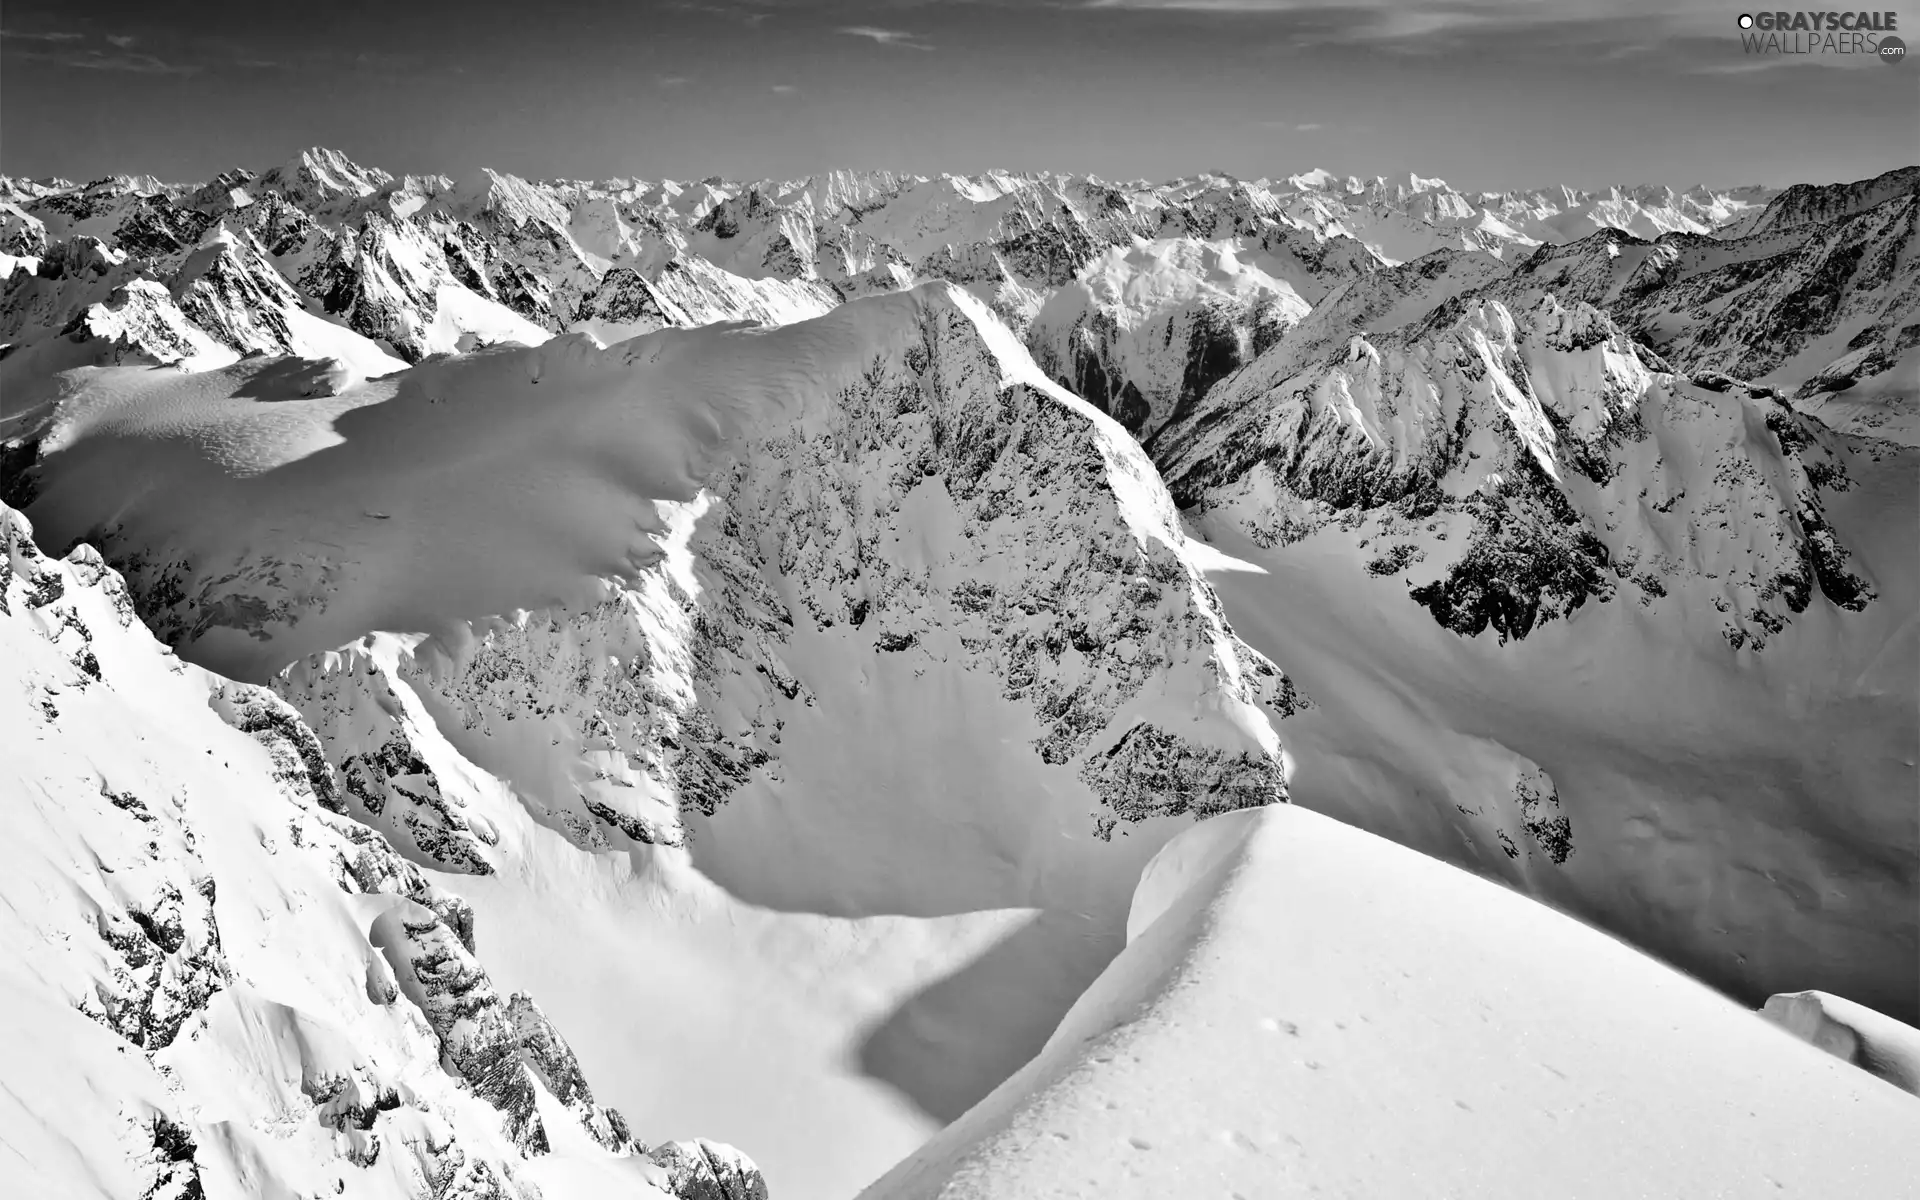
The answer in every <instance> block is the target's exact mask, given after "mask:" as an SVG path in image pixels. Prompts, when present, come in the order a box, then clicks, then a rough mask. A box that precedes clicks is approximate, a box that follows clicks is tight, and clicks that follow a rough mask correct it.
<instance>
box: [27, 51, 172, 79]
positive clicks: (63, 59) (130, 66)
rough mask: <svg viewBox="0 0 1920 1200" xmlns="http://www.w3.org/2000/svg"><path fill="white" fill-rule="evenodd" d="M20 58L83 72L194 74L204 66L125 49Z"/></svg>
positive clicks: (35, 53) (30, 53)
mask: <svg viewBox="0 0 1920 1200" xmlns="http://www.w3.org/2000/svg"><path fill="white" fill-rule="evenodd" d="M20 57H21V58H25V59H30V60H32V61H34V62H45V63H53V64H54V65H56V66H62V67H72V68H74V69H75V70H80V71H124V72H126V73H128V74H132V75H192V74H194V73H195V72H196V71H198V70H199V69H200V68H198V67H190V66H187V65H185V64H182V63H170V62H167V61H166V60H165V59H161V58H156V57H155V56H153V55H151V54H131V53H127V52H125V51H122V52H119V53H111V54H110V53H108V52H106V51H104V50H68V51H39V50H34V51H28V52H27V53H25V54H22V55H21V56H20Z"/></svg>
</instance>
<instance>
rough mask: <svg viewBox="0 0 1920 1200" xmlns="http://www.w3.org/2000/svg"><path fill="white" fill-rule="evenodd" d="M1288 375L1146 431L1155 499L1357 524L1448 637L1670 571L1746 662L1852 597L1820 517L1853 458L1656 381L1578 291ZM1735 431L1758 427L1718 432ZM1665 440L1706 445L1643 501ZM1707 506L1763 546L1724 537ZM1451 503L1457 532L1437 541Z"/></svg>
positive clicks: (1427, 326)
mask: <svg viewBox="0 0 1920 1200" xmlns="http://www.w3.org/2000/svg"><path fill="white" fill-rule="evenodd" d="M1283 351H1284V348H1283ZM1294 361H1298V360H1294ZM1300 366H1301V367H1303V368H1304V369H1302V370H1299V371H1298V372H1297V373H1293V374H1286V373H1285V362H1284V361H1283V362H1282V364H1281V367H1282V369H1281V370H1278V371H1271V372H1257V371H1249V372H1246V373H1243V374H1242V375H1241V376H1239V377H1236V379H1234V380H1233V381H1230V383H1229V384H1227V385H1225V386H1224V387H1223V388H1222V389H1221V390H1219V391H1217V392H1216V393H1214V394H1212V395H1210V396H1209V397H1208V398H1207V404H1206V405H1205V406H1204V410H1203V411H1202V412H1200V413H1198V414H1196V415H1195V416H1194V417H1193V418H1191V419H1190V420H1189V421H1188V422H1186V423H1184V424H1183V425H1182V426H1180V427H1179V428H1176V429H1173V430H1170V431H1169V432H1168V434H1167V435H1166V436H1164V437H1163V438H1162V439H1161V441H1160V442H1159V443H1158V444H1159V445H1160V446H1161V447H1162V448H1163V452H1162V458H1161V463H1162V468H1163V470H1165V471H1166V472H1167V474H1168V478H1169V481H1170V484H1171V486H1172V487H1173V489H1174V492H1175V494H1176V495H1177V496H1181V497H1182V498H1183V499H1184V500H1185V501H1186V502H1189V503H1196V504H1200V505H1203V506H1212V505H1216V504H1221V505H1225V506H1226V507H1227V508H1228V509H1229V510H1231V511H1232V512H1234V513H1235V514H1236V516H1237V519H1239V520H1241V521H1242V522H1244V524H1245V527H1246V528H1247V530H1248V532H1249V533H1250V535H1251V536H1252V537H1254V539H1255V540H1256V541H1260V542H1262V543H1264V544H1275V543H1285V542H1288V541H1292V540H1297V539H1299V538H1301V537H1304V536H1306V535H1307V534H1309V533H1311V532H1312V531H1314V530H1315V529H1317V528H1320V527H1323V526H1325V525H1326V524H1328V523H1330V522H1357V523H1361V524H1363V525H1364V526H1365V528H1366V529H1367V531H1368V532H1367V535H1366V536H1367V539H1370V540H1374V541H1377V542H1379V543H1380V544H1382V545H1385V546H1387V547H1388V550H1387V552H1386V553H1384V554H1382V555H1381V556H1380V557H1378V558H1377V559H1375V560H1374V561H1375V564H1376V565H1377V566H1378V568H1379V569H1378V570H1376V571H1375V572H1374V573H1375V574H1378V575H1398V574H1400V573H1402V572H1403V571H1407V570H1408V569H1409V568H1410V567H1415V564H1422V565H1420V566H1418V567H1416V568H1415V569H1414V570H1413V571H1412V572H1411V575H1412V577H1413V578H1418V577H1422V576H1426V577H1432V581H1431V582H1426V583H1418V584H1414V585H1412V590H1411V595H1412V597H1413V599H1414V600H1416V601H1417V602H1419V603H1420V604H1422V605H1423V606H1425V607H1427V608H1428V610H1429V611H1430V612H1431V613H1432V615H1433V617H1434V619H1435V620H1437V621H1439V622H1440V623H1441V624H1442V625H1444V626H1446V627H1447V628H1449V629H1453V630H1454V631H1456V632H1458V633H1461V634H1464V635H1468V636H1472V635H1475V634H1478V633H1480V632H1482V631H1485V630H1487V629H1489V628H1491V629H1492V630H1493V631H1494V632H1495V633H1497V634H1498V635H1499V636H1500V637H1501V638H1502V639H1503V640H1504V639H1506V638H1509V637H1512V638H1519V637H1525V636H1526V635H1527V633H1528V632H1529V631H1531V630H1532V629H1533V628H1534V627H1535V626H1536V625H1537V624H1538V623H1540V622H1541V621H1544V620H1551V619H1553V618H1555V617H1565V616H1567V615H1569V614H1570V613H1571V612H1572V611H1574V610H1575V609H1577V608H1579V607H1580V606H1581V605H1582V604H1584V603H1587V602H1588V601H1607V600H1611V599H1615V598H1616V597H1617V596H1618V594H1619V585H1620V584H1621V583H1622V582H1626V583H1629V584H1631V586H1632V587H1633V588H1635V589H1637V590H1638V592H1639V593H1640V595H1641V598H1642V600H1643V602H1651V600H1652V599H1653V598H1657V597H1660V596H1664V595H1666V594H1667V592H1668V590H1669V589H1673V588H1678V587H1680V586H1681V585H1682V583H1683V582H1690V583H1691V584H1697V585H1699V586H1701V587H1703V588H1705V589H1707V590H1710V591H1712V592H1713V593H1715V594H1714V597H1713V602H1714V604H1715V606H1716V607H1718V608H1719V609H1720V611H1721V612H1723V613H1725V614H1726V617H1727V619H1726V623H1725V626H1724V632H1725V634H1726V637H1727V640H1728V641H1729V642H1730V643H1731V644H1732V645H1733V646H1734V647H1736V648H1739V647H1742V646H1747V647H1752V648H1755V649H1758V648H1761V647H1764V646H1765V644H1766V641H1767V639H1768V637H1769V636H1770V635H1771V634H1773V633H1777V632H1778V631H1779V630H1780V629H1781V628H1784V626H1785V625H1786V623H1787V622H1789V621H1791V620H1792V619H1793V617H1794V616H1795V615H1796V614H1798V613H1800V612H1802V611H1804V610H1805V608H1806V607H1807V606H1808V604H1809V603H1810V601H1811V600H1812V599H1813V598H1814V597H1815V596H1820V597H1822V598H1823V599H1824V600H1825V601H1826V602H1828V603H1831V604H1833V605H1835V606H1837V607H1839V608H1841V609H1845V610H1857V609H1859V608H1861V607H1863V606H1864V605H1865V604H1867V603H1868V602H1870V601H1871V599H1872V597H1873V590H1874V589H1873V588H1872V587H1871V585H1870V584H1869V583H1868V582H1867V581H1865V580H1864V579H1862V578H1860V577H1859V576H1858V575H1857V574H1855V572H1854V570H1853V569H1852V568H1851V567H1849V566H1848V565H1847V562H1848V558H1849V554H1848V551H1847V549H1846V547H1845V546H1844V545H1843V544H1842V543H1841V542H1840V541H1839V540H1838V539H1836V537H1835V535H1834V533H1833V531H1832V529H1831V528H1830V526H1829V524H1828V522H1827V520H1826V518H1825V517H1824V515H1823V513H1824V503H1825V502H1824V501H1823V499H1822V497H1823V495H1825V494H1828V493H1831V492H1833V491H1836V490H1844V488H1845V486H1846V484H1845V482H1844V479H1845V471H1846V466H1845V463H1846V461H1847V460H1848V459H1849V458H1850V457H1851V456H1852V455H1853V454H1854V453H1856V452H1857V448H1856V447H1852V446H1849V445H1847V444H1845V443H1844V442H1840V441H1836V440H1834V439H1832V438H1830V437H1826V436H1822V435H1820V434H1816V433H1812V432H1811V430H1810V428H1809V422H1807V420H1806V419H1805V418H1802V417H1798V416H1796V415H1795V414H1794V413H1793V412H1792V411H1791V409H1789V408H1788V407H1787V406H1786V405H1785V404H1783V403H1781V402H1780V401H1779V400H1777V399H1775V398H1774V397H1772V396H1771V395H1770V394H1768V393H1767V392H1765V391H1764V390H1760V391H1756V390H1753V389H1750V388H1746V387H1741V386H1732V385H1729V384H1728V382H1727V381H1725V380H1724V378H1721V379H1719V380H1718V381H1716V380H1715V379H1713V378H1703V379H1700V380H1697V381H1696V380H1692V379H1689V378H1687V377H1684V376H1675V375H1671V374H1668V373H1666V368H1665V366H1664V364H1662V363H1660V362H1659V360H1658V359H1655V358H1653V357H1651V356H1649V355H1647V354H1646V353H1645V352H1644V351H1642V350H1641V349H1640V348H1639V347H1638V346H1637V345H1636V344H1635V343H1634V342H1632V341H1631V340H1630V339H1629V338H1628V337H1627V335H1626V334H1625V333H1624V332H1622V331H1621V330H1620V329H1619V327H1618V326H1616V325H1615V324H1614V323H1613V321H1612V320H1611V319H1610V318H1608V317H1607V316H1606V315H1605V314H1604V313H1603V312H1601V311H1600V310H1598V309H1595V308H1594V307H1592V306H1591V305H1588V304H1586V303H1584V302H1577V301H1576V302H1575V303H1573V304H1571V305H1564V304H1562V303H1561V302H1560V301H1559V300H1558V299H1557V298H1556V297H1555V296H1554V295H1553V294H1552V293H1547V292H1538V291H1534V292H1528V291H1525V290H1521V291H1517V292H1512V293H1510V294H1508V295H1507V297H1506V298H1505V299H1493V298H1492V297H1491V296H1484V297H1476V296H1473V295H1465V296H1461V297H1458V298H1456V299H1453V300H1449V301H1446V302H1444V303H1442V304H1440V305H1439V306H1438V307H1437V308H1436V309H1435V310H1434V311H1433V312H1432V313H1430V314H1429V315H1427V316H1426V317H1424V318H1422V319H1421V320H1420V321H1419V322H1417V323H1415V324H1413V325H1411V326H1408V327H1406V328H1405V329H1404V330H1402V331H1401V332H1399V333H1396V334H1392V335H1388V336H1385V337H1379V338H1374V339H1368V338H1363V337H1355V338H1353V339H1352V341H1351V343H1350V344H1349V346H1348V347H1347V349H1346V352H1345V354H1344V355H1343V356H1342V358H1341V359H1340V360H1339V361H1336V362H1334V363H1332V364H1328V365H1320V364H1310V363H1301V364H1300ZM1257 397H1259V398H1257ZM1750 425H1760V426H1764V427H1765V428H1767V429H1768V430H1769V431H1770V432H1771V434H1772V436H1770V437H1769V438H1768V439H1767V440H1766V441H1765V442H1760V443H1753V442H1750V441H1749V440H1747V439H1746V438H1744V437H1741V436H1738V434H1737V431H1738V430H1740V429H1743V428H1746V427H1748V426H1750ZM1668 437H1683V438H1685V439H1686V441H1687V444H1690V445H1698V446H1702V447H1725V448H1724V449H1720V450H1717V451H1715V452H1709V453H1708V455H1707V456H1706V459H1705V463H1704V464H1703V466H1702V467H1701V468H1700V469H1701V470H1703V471H1704V472H1705V474H1704V475H1703V476H1702V478H1700V479H1698V480H1691V481H1689V482H1685V483H1680V482H1677V481H1675V480H1673V479H1672V478H1671V476H1668V477H1667V478H1665V479H1664V480H1661V481H1660V483H1659V488H1658V490H1659V491H1660V492H1661V493H1662V497H1663V498H1660V499H1658V500H1655V499H1651V498H1650V495H1651V492H1652V490H1653V485H1654V483H1655V478H1654V477H1653V476H1652V475H1651V474H1650V470H1649V469H1650V468H1651V467H1652V466H1653V464H1654V461H1655V460H1656V456H1657V453H1658V452H1657V449H1656V447H1657V445H1658V444H1660V443H1661V442H1662V440H1663V439H1666V438H1668ZM1576 480H1577V481H1578V482H1576ZM1649 505H1650V506H1651V507H1648V506H1649ZM1724 512H1737V513H1738V514H1739V515H1740V521H1741V528H1743V529H1746V530H1766V531H1769V533H1770V534H1771V537H1770V538H1768V539H1766V540H1764V541H1762V542H1760V543H1759V544H1758V545H1754V544H1753V543H1750V542H1748V541H1746V540H1745V539H1740V540H1733V539H1728V538H1727V537H1726V536H1725V535H1724V534H1723V533H1722V532H1721V526H1720V524H1719V521H1718V519H1717V515H1718V514H1720V513H1724ZM1450 513H1451V514H1457V515H1458V516H1460V517H1465V518H1470V524H1469V527H1468V529H1467V531H1466V537H1465V538H1464V539H1458V534H1459V532H1460V531H1459V530H1458V529H1454V530H1453V533H1454V536H1455V539H1456V540H1452V541H1451V542H1450V543H1449V544H1444V545H1443V544H1440V543H1438V542H1436V541H1434V537H1435V535H1436V534H1437V533H1442V532H1446V531H1447V527H1448V525H1449V517H1448V514H1450ZM1373 521H1377V522H1378V525H1377V530H1376V528H1375V526H1374V525H1373V524H1368V522H1373ZM1362 544H1363V545H1365V544H1366V542H1365V541H1364V540H1363V542H1362ZM1676 544H1678V545H1679V546H1684V547H1687V549H1685V550H1684V551H1680V550H1676ZM1370 569H1371V568H1370ZM1436 572H1439V574H1438V575H1437V576H1436V575H1435V573H1436Z"/></svg>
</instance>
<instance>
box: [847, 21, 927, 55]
mask: <svg viewBox="0 0 1920 1200" xmlns="http://www.w3.org/2000/svg"><path fill="white" fill-rule="evenodd" d="M840 32H841V33H844V34H846V35H847V36H848V37H857V38H866V39H868V40H869V41H872V42H874V43H875V44H877V45H881V46H904V47H906V48H907V49H909V50H931V49H933V44H932V43H931V42H923V41H921V40H920V38H919V36H918V35H917V34H911V33H907V32H905V31H904V30H899V29H880V28H878V27H876V26H873V25H848V26H845V27H843V28H842V29H841V30H840Z"/></svg>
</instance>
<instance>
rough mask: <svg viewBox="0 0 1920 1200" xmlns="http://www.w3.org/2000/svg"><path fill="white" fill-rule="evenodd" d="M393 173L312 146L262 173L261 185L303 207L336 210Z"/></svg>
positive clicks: (373, 189)
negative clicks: (362, 164)
mask: <svg viewBox="0 0 1920 1200" xmlns="http://www.w3.org/2000/svg"><path fill="white" fill-rule="evenodd" d="M392 181H393V176H391V175H389V174H387V173H386V172H385V171H382V170H380V169H379V168H377V167H372V168H369V167H362V166H361V165H360V164H358V163H356V162H354V161H353V160H352V159H350V158H348V157H347V156H346V155H345V154H342V153H341V152H340V151H338V150H328V149H325V148H324V147H319V146H315V147H313V148H311V149H308V150H303V151H301V152H300V153H299V154H298V155H296V156H294V157H293V158H292V159H290V160H288V161H287V162H285V163H283V164H281V165H280V166H277V167H274V168H273V169H272V170H269V171H267V172H265V173H264V174H262V175H261V176H260V177H259V179H258V181H257V184H258V186H259V187H260V188H262V189H271V190H274V191H278V192H280V193H281V194H282V195H284V196H286V198H287V199H289V200H291V201H293V202H294V203H295V204H298V205H300V206H301V207H303V208H307V209H310V210H315V211H323V212H333V211H337V210H339V209H341V208H343V207H345V206H347V205H350V204H352V203H353V202H354V201H357V200H360V199H363V198H365V197H367V196H371V195H373V194H374V193H375V192H377V191H379V190H380V189H381V188H382V187H384V186H385V185H386V184H388V183H391V182H392Z"/></svg>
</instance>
